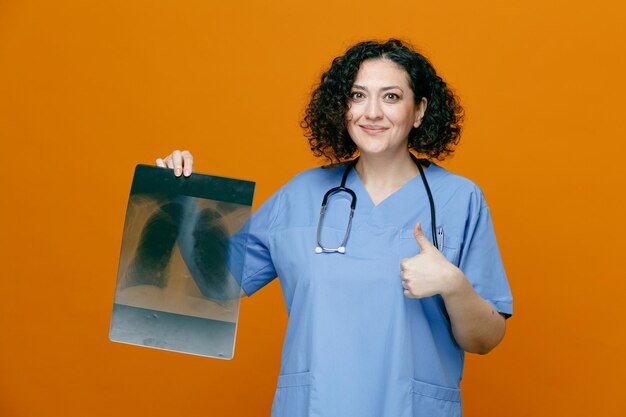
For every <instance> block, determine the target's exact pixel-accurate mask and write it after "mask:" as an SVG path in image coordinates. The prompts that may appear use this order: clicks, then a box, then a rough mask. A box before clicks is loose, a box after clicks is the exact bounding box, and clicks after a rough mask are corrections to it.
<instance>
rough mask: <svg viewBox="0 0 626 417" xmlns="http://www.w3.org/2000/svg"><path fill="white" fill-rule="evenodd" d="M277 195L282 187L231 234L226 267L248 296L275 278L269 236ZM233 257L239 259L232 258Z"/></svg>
mask: <svg viewBox="0 0 626 417" xmlns="http://www.w3.org/2000/svg"><path fill="white" fill-rule="evenodd" d="M281 197H282V190H279V191H278V192H276V193H275V194H274V195H273V196H271V197H270V198H269V199H268V200H267V201H266V202H265V203H263V205H261V207H259V209H258V210H257V211H256V212H255V213H254V214H253V215H252V217H250V219H249V220H248V222H247V223H246V224H245V225H244V227H243V228H242V229H241V230H240V231H239V232H237V233H236V234H234V235H233V236H232V237H231V253H232V254H233V256H231V265H230V270H231V273H232V274H233V275H234V276H235V277H236V279H237V281H238V282H239V283H240V285H241V289H243V291H244V292H245V293H246V295H248V296H251V295H252V294H254V293H255V292H256V291H258V290H259V289H261V288H262V287H264V286H265V285H267V284H268V283H269V282H270V281H272V280H273V279H274V278H276V269H275V267H274V263H273V262H272V257H271V253H270V244H269V237H270V232H271V229H272V225H273V224H274V222H275V221H276V218H277V217H278V211H279V206H280V200H281ZM235 258H236V259H238V260H239V261H238V262H233V259H235ZM242 259H243V263H242V262H241V260H242Z"/></svg>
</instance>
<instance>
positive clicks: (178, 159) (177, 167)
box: [172, 150, 183, 177]
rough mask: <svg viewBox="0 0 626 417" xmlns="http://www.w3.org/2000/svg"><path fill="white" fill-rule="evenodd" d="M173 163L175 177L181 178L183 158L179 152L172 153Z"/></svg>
mask: <svg viewBox="0 0 626 417" xmlns="http://www.w3.org/2000/svg"><path fill="white" fill-rule="evenodd" d="M172 162H173V163H174V175H176V176H177V177H180V175H181V174H182V173H183V156H182V154H181V153H180V151H179V150H175V151H174V152H172Z"/></svg>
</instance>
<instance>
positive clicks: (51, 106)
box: [0, 0, 626, 417]
mask: <svg viewBox="0 0 626 417" xmlns="http://www.w3.org/2000/svg"><path fill="white" fill-rule="evenodd" d="M624 8H625V6H624V2H622V1H619V0H613V1H609V0H598V1H592V2H589V1H574V2H555V1H545V0H525V1H518V2H495V1H494V2H489V1H486V0H480V1H462V0H444V1H431V2H411V1H406V0H404V1H399V0H387V1H384V2H380V1H377V2H374V1H366V0H362V1H359V2H356V1H353V2H349V3H345V2H338V1H336V0H335V1H332V0H318V1H309V2H306V3H304V2H302V3H301V2H291V1H284V0H266V1H257V2H241V1H232V2H211V1H207V0H202V1H199V0H194V1H174V0H169V1H168V0H163V1H146V0H137V1H131V2H129V1H119V0H112V1H106V2H102V1H93V0H85V1H75V0H74V1H68V0H56V1H50V2H45V1H28V0H21V1H15V0H2V1H0V138H1V140H2V142H1V143H2V148H1V149H2V154H3V157H2V162H1V165H2V176H1V177H0V181H1V191H2V204H1V205H0V210H1V212H0V218H1V221H2V225H1V232H0V236H1V239H2V241H1V245H2V246H1V249H0V253H1V254H2V255H1V256H2V261H1V265H2V273H1V278H0V297H1V300H0V415H1V416H3V417H4V416H6V417H26V416H64V417H67V416H81V417H82V416H94V417H97V416H110V415H116V416H120V417H121V416H146V415H150V416H152V417H158V416H170V415H183V416H228V415H232V416H266V415H269V408H270V405H271V401H272V396H273V391H274V387H275V383H276V377H277V374H278V370H279V360H280V350H281V345H282V337H283V334H284V330H285V326H286V312H285V308H284V304H283V301H282V297H281V293H280V287H279V286H278V285H277V283H276V282H273V283H272V284H270V285H269V286H268V287H267V288H265V289H264V290H263V291H261V292H260V293H258V294H257V295H255V296H254V297H252V298H250V299H246V300H244V301H243V305H242V310H241V316H240V326H239V330H238V340H237V348H236V355H235V359H234V360H233V361H220V360H215V359H205V358H200V357H194V356H189V355H182V354H176V353H171V352H164V351H158V350H153V349H146V348H140V347H134V346H128V345H122V344H117V343H112V342H110V341H108V339H107V337H108V331H109V319H110V314H111V307H112V300H113V291H114V287H115V281H116V276H117V261H118V256H119V249H120V242H121V233H122V227H123V221H124V214H125V210H126V203H127V198H128V192H129V189H130V182H131V178H132V174H133V170H134V166H135V164H137V163H148V164H151V163H154V159H155V158H156V157H159V156H164V155H166V154H167V153H169V152H170V151H171V150H173V149H175V148H181V149H191V150H192V151H193V152H194V155H195V157H196V161H197V165H196V169H197V170H198V171H200V172H205V173H211V174H215V175H224V176H233V177H238V178H245V179H252V180H255V181H257V193H256V197H255V206H257V207H258V205H259V204H260V203H261V202H263V201H264V200H265V199H266V198H267V197H268V196H269V195H270V194H271V193H272V192H274V191H275V190H276V189H277V188H278V187H280V186H281V185H282V184H283V183H285V182H286V181H288V180H289V179H290V178H291V177H292V176H293V175H294V174H295V173H297V172H299V171H301V170H303V169H305V168H308V167H311V166H314V165H315V164H317V163H318V162H317V161H315V160H314V158H313V157H312V156H311V155H310V154H309V152H308V146H307V143H306V141H305V140H304V139H303V137H302V132H301V130H300V128H299V125H298V123H299V120H300V117H301V115H302V112H303V109H304V105H305V103H306V101H307V97H308V94H309V93H310V91H311V86H312V85H314V84H315V83H316V82H317V80H318V78H319V76H320V74H321V72H322V70H323V69H324V68H326V66H327V65H328V64H329V62H330V60H331V59H332V58H333V57H335V56H336V55H339V54H341V53H342V52H343V51H344V50H345V48H346V47H348V46H349V45H351V44H352V43H354V42H356V41H358V40H363V39H367V38H388V37H390V36H395V37H400V38H404V39H407V40H410V41H412V42H413V43H414V44H415V45H416V46H417V47H419V48H420V49H421V50H422V51H423V52H424V53H425V54H426V55H427V56H429V57H430V58H431V59H432V61H433V62H434V64H435V66H436V67H437V68H438V69H439V71H440V72H441V73H442V75H443V76H444V78H446V80H447V81H448V82H449V83H450V84H451V85H452V86H453V87H454V88H455V89H456V91H457V92H458V94H459V95H460V96H461V99H462V103H463V104H464V106H465V109H466V112H467V121H466V124H465V131H464V135H463V140H462V145H461V146H460V148H459V150H458V153H457V155H456V156H455V157H453V158H452V159H451V160H450V161H449V162H446V163H445V164H444V165H445V166H446V167H447V168H448V169H451V170H453V171H455V172H457V173H459V174H461V175H464V176H467V177H469V178H471V179H473V180H474V181H475V182H477V183H478V184H479V185H480V186H481V187H482V188H483V190H484V191H485V194H486V195H487V199H488V202H489V205H490V207H491V209H492V213H493V216H494V222H495V227H496V231H497V234H498V238H499V243H500V247H501V251H502V256H503V258H504V262H505V265H506V268H507V272H508V275H509V279H510V283H511V287H512V290H513V292H514V299H515V316H514V317H513V318H512V319H511V320H510V321H509V322H508V330H507V336H506V338H505V340H504V341H503V343H502V344H501V345H500V346H499V347H498V348H497V349H496V350H495V351H493V352H492V353H491V354H489V355H487V356H475V355H468V356H467V366H466V372H465V377H464V381H463V384H462V387H463V392H464V409H465V415H466V416H469V417H472V416H562V415H567V416H595V415H602V416H624V415H626V396H624V393H623V387H624V383H623V378H624V375H625V374H626V359H625V358H626V331H625V326H624V325H623V319H622V316H621V315H622V308H621V307H622V306H623V300H624V294H625V290H626V284H625V281H626V278H625V274H624V272H623V267H622V264H623V261H624V259H625V257H624V244H623V237H624V235H625V232H626V230H625V229H626V228H625V226H624V224H625V223H624V214H625V213H626V210H625V208H626V207H625V204H624V189H625V187H624V183H625V180H626V174H625V168H624V165H625V164H624V162H623V160H622V157H623V156H624V153H625V152H624V151H625V145H624V144H625V142H626V141H625V140H624V138H625V137H626V131H625V130H626V128H625V124H624V104H623V100H624V96H625V93H626V88H625V87H626V82H625V81H624V80H625V78H624V74H626V51H625V47H624V45H625V43H626V36H625V35H626V33H625V29H624V27H625V25H624V19H625V18H626V11H625V10H624ZM174 413H177V414H174Z"/></svg>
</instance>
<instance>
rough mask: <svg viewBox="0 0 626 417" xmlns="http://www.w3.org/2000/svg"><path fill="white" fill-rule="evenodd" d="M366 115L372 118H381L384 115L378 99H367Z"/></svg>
mask: <svg viewBox="0 0 626 417" xmlns="http://www.w3.org/2000/svg"><path fill="white" fill-rule="evenodd" d="M365 117H367V118H368V119H372V120H377V119H381V118H382V117H383V109H382V107H381V105H380V103H379V102H378V100H376V99H370V100H368V101H367V105H366V107H365Z"/></svg>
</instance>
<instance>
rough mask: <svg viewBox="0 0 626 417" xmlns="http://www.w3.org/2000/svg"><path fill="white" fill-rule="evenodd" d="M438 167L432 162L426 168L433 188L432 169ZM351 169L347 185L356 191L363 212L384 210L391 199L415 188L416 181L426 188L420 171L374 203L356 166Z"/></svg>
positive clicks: (425, 173)
mask: <svg viewBox="0 0 626 417" xmlns="http://www.w3.org/2000/svg"><path fill="white" fill-rule="evenodd" d="M437 168H440V167H439V166H438V165H436V164H434V163H432V162H431V164H430V166H429V167H428V168H426V169H424V175H425V176H426V181H428V184H429V186H430V187H431V189H432V185H431V181H432V179H433V172H432V171H436V170H437ZM351 171H352V172H350V173H348V178H347V180H346V186H347V187H348V188H352V189H353V190H354V192H355V193H356V195H357V210H361V211H362V213H363V214H365V213H369V212H371V211H374V210H376V211H380V210H383V209H384V207H385V206H386V205H389V204H391V203H390V201H391V202H393V200H395V199H397V198H400V197H401V196H402V195H403V194H404V193H405V192H407V191H406V190H407V189H414V188H415V186H414V184H415V182H416V181H418V182H419V184H417V185H421V188H424V186H423V183H422V176H421V175H420V173H419V172H418V173H417V175H415V176H414V177H413V178H411V179H409V180H408V181H406V182H405V183H404V184H403V185H402V186H401V187H400V188H398V189H397V190H396V191H394V192H393V193H391V194H389V195H388V196H387V197H385V199H383V200H382V201H381V202H380V203H378V204H374V201H373V200H372V197H371V196H370V194H369V192H368V191H367V189H366V188H365V185H364V184H363V181H362V180H361V177H360V176H359V173H358V172H357V171H356V169H354V167H352V168H351ZM424 194H426V191H425V190H424ZM381 207H382V208H381Z"/></svg>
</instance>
